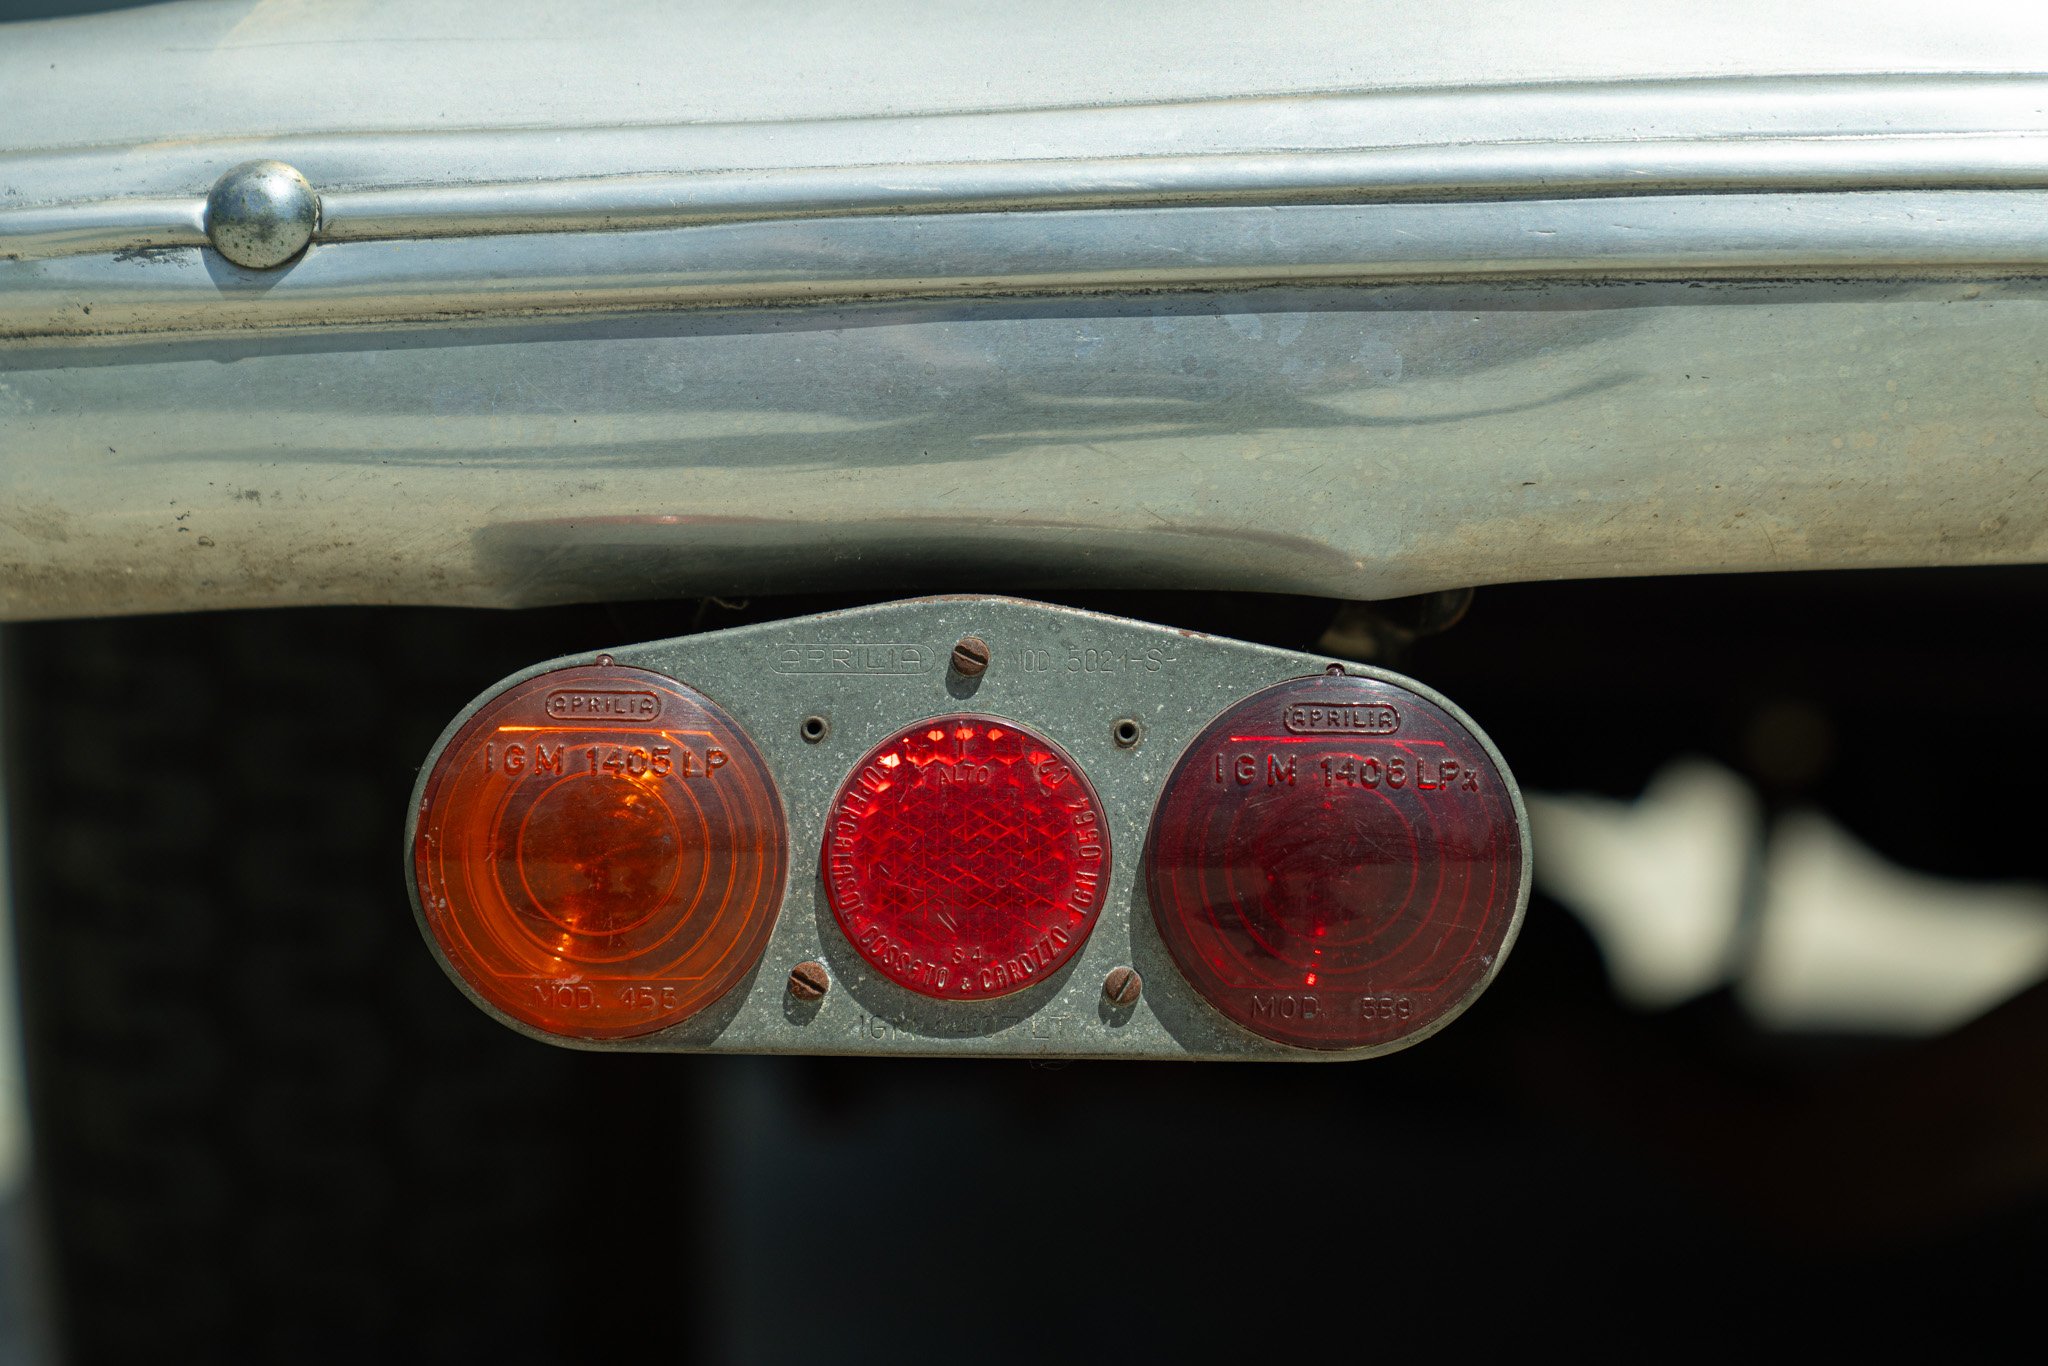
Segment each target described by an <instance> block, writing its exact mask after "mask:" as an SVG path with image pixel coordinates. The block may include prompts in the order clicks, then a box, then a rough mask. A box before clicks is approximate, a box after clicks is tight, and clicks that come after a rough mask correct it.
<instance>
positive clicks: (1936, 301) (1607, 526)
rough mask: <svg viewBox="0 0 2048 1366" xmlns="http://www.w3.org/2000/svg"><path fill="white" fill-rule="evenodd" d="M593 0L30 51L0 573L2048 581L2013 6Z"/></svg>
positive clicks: (575, 590) (1063, 582)
mask: <svg viewBox="0 0 2048 1366" xmlns="http://www.w3.org/2000/svg"><path fill="white" fill-rule="evenodd" d="M564 14H565V12H564V11H559V10H558V9H556V8H555V7H551V6H547V5H541V4H509V5H505V4H497V5H483V4H476V3H471V0H436V2H435V3H415V4H408V5H394V4H385V3H370V4H363V5H355V6H344V7H319V6H301V5H295V4H275V3H272V4H254V5H251V4H246V3H185V4H175V5H167V6H160V7H155V8H152V9H147V10H141V11H133V12H126V13H121V14H114V15H107V16H101V17H97V18H93V19H86V20H73V21H63V22H57V23H49V24H33V25H16V26H10V27H8V28H6V29H0V92H5V93H6V95H7V97H8V99H9V101H10V106H9V107H10V108H13V109H23V110H27V111H28V114H27V116H26V117H23V118H19V119H16V120H13V121H10V122H8V123H6V124H4V125H0V616H6V617H16V618H19V617H31V616H49V615H62V614H73V613H100V612H120V611H138V610H177V609H185V608H192V607H201V606H242V605H264V604H282V603H315V602H444V603H468V604H487V605H517V604H522V603H537V602H550V601H561V600H571V599H579V598H594V597H621V596H653V595H664V594H674V593H689V592H738V591H765V590H775V589H784V588H797V587H811V586H820V585H826V584H829V585H831V586H834V587H848V588H855V587H858V588H867V589H874V590H877V591H880V590H887V589H892V588H899V587H904V586H910V585H919V584H924V585H929V584H931V583H932V582H933V581H934V575H938V576H939V577H940V579H942V580H943V581H944V582H946V583H948V584H949V585H953V586H962V587H967V586H973V585H975V584H977V583H993V582H998V581H1000V582H1004V583H1013V584H1036V585H1042V586H1054V585H1058V586H1072V585H1091V584H1092V585H1115V586H1124V585H1132V584H1145V585H1149V586H1183V587H1207V588H1253V589H1276V590H1286V591H1297V592H1307V593H1318V594H1325V595H1330V596H1345V597H1377V596H1388V595H1395V594H1401V593H1409V592H1419V591H1424V590H1428V589H1434V588H1442V587H1451V586H1462V585H1467V584H1474V583H1486V582H1499V581H1507V580H1520V579H1536V578H1546V577H1575V576H1587V575H1606V574H1643V573H1662V572H1686V571H1701V570H1719V569H1770V568H1804V567H1829V566H1855V565H1881V564H1956V563H1987V562H2022V561H2032V560H2039V559H2042V558H2048V480H2042V479H2041V478H2040V476H2041V474H2042V473H2043V471H2044V470H2048V447H2044V444H2043V438H2042V436H2041V432H2042V430H2043V427H2042V424H2043V422H2044V414H2048V372H2044V371H2043V370H2042V368H2041V363H2040V361H2039V360H2038V356H2039V355H2040V354H2041V353H2042V351H2043V342H2044V341H2048V328H2044V326H2043V318H2044V316H2048V315H2044V314H2043V312H2042V308H2043V305H2044V299H2043V292H2042V284H2041V280H2042V278H2043V277H2044V276H2048V75H2044V74H2042V73H2048V17H2044V16H2042V15H2040V14H2036V13H2033V12H2032V11H2031V10H2029V9H2014V8H2012V7H2008V6H2005V5H1995V4H1980V5H1971V4H1962V5H1950V6H1945V7H1942V8H1941V9H1940V10H1939V11H1938V12H1936V11H1930V10H1929V9H1928V8H1927V7H1924V6H1921V5H1917V4H1909V3H1882V4H1876V5H1871V4H1859V5H1845V4H1832V3H1831V4H1817V5H1809V6H1801V7H1796V9H1795V10H1794V12H1790V13H1787V12H1785V10H1784V9H1783V8H1782V7H1777V6H1765V5H1759V4H1751V3H1746V2H1745V3H1724V4H1720V5H1714V4H1705V5H1697V6H1691V7H1687V8H1686V9H1685V10H1684V11H1683V12H1679V11H1677V10H1666V9H1659V10H1658V11H1656V12H1655V13H1654V15H1646V14H1644V13H1643V12H1641V10H1640V7H1636V6H1625V5H1621V4H1616V3H1610V0H1571V3H1567V4H1560V5H1553V6H1547V7H1542V8H1540V9H1532V8H1530V7H1526V6H1520V5H1514V6H1501V5H1492V4H1466V5H1450V6H1445V5H1430V6H1420V5H1395V6H1370V7H1368V6H1356V5H1327V6H1326V5H1314V4H1283V5H1278V6H1262V7H1257V8H1256V10H1254V9H1252V8H1247V7H1241V6H1231V5H1224V4H1220V3H1206V0H1205V2H1204V3H1193V4H1176V5H1171V6H1155V5H1151V4H1129V5H1117V6H1080V5H1069V4H1059V3H1035V4H1023V5H1018V6H1013V7H1009V8H1007V9H1005V10H1004V11H1003V12H1001V13H995V14H991V13H987V12H982V11H974V12H973V13H972V15H971V17H970V16H969V15H968V14H966V13H963V12H962V11H960V10H959V9H957V8H956V7H947V6H936V5H919V4H908V3H887V4H879V5H870V6H864V7H861V8H860V10H859V11H858V14H857V15H856V14H854V13H853V12H851V11H848V12H843V13H842V12H839V11H820V10H818V9H816V8H814V7H797V8H795V9H789V10H784V9H779V8H778V7H776V6H769V5H755V6H749V7H743V8H741V9H738V10H727V9H719V8H714V7H711V6H704V5H696V6H692V5H665V6H639V5H628V6H620V7H608V9H607V11H606V19H605V22H604V23H602V24H598V23H588V24H577V23H573V22H572V21H570V20H569V19H567V18H565V17H564ZM1766 33H1767V34H1768V40H1767V41H1766V37H1765V35H1766ZM255 158H275V159H278V160H282V161H286V162H288V163H290V164H291V165H293V166H296V167H297V168H298V169H299V170H301V171H302V172H304V173H305V175H306V176H307V177H308V178H309V180H310V181H311V182H312V184H313V186H314V187H315V189H316V190H317V191H318V193H319V195H320V218H319V228H318V231H317V234H316V235H315V238H314V242H313V245H312V246H311V248H310V249H308V250H307V251H306V252H305V253H304V254H303V255H302V256H300V257H298V258H297V259H296V260H294V261H293V262H291V263H289V264H287V265H285V266H283V267H281V268H279V269H276V270H267V271H251V270H243V269H241V268H239V267H236V266H233V265H231V264H229V263H228V262H227V261H226V260H224V259H223V258H222V257H221V256H219V255H218V254H217V253H215V252H214V251H213V250H211V249H210V248H209V247H208V246H207V245H205V243H206V240H207V239H206V236H205V223H204V217H203V205H204V203H205V199H206V195H207V191H208V189H209V187H210V186H211V185H212V184H213V183H214V181H215V179H216V178H217V177H219V176H220V175H221V174H222V173H223V172H225V171H226V170H227V169H228V168H230V167H232V166H235V165H237V164H239V163H242V162H245V161H248V160H251V159H255Z"/></svg>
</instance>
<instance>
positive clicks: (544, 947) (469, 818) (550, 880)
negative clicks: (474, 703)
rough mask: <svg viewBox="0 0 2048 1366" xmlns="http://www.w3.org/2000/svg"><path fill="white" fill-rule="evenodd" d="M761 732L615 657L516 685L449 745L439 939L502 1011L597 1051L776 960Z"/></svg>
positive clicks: (691, 1007)
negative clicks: (770, 955) (599, 1043)
mask: <svg viewBox="0 0 2048 1366" xmlns="http://www.w3.org/2000/svg"><path fill="white" fill-rule="evenodd" d="M788 856H789V839H788V833H787V831H786V830H785V828H784V825H783V819H782V803H781V801H780V799H779V798H778V797H777V796H776V793H775V784H774V780H773V778H771V777H770V775H769V772H768V768H767V765H765V764H764V763H763V762H762V761H761V756H760V754H759V752H758V751H757V750H756V749H755V748H754V745H753V742H752V741H751V740H749V739H748V738H747V736H746V733H745V732H744V731H742V730H741V729H740V728H739V726H738V725H737V724H735V723H734V721H733V720H732V718H731V717H729V716H727V715H726V714H725V713H724V712H723V711H721V710H720V709H719V708H718V706H717V705H716V704H715V703H713V702H712V701H711V699H709V698H707V697H705V696H704V695H703V694H701V693H699V692H696V691H695V690H693V689H691V688H688V687H686V686H684V685H683V684H681V683H678V682H676V681H675V680H674V679H671V678H667V677H665V676H663V675H661V674H657V673H652V672H649V671H648V670H645V669H634V668H628V667H625V666H622V665H613V664H603V665H591V666H587V667H579V668H572V669H560V670H557V671H555V672H553V673H546V674H542V675H540V676H539V677H537V678H530V679H527V680H526V681H525V682H523V683H516V684H514V685H513V686H511V687H510V688H507V689H506V690H505V691H504V692H502V693H499V694H498V695H497V696H496V697H494V698H492V699H491V700H490V701H489V702H487V703H485V704H484V705H483V707H481V708H480V709H479V710H478V711H477V713H476V715H475V716H473V717H471V718H470V720H469V721H468V723H467V724H465V725H464V726H463V727H462V729H461V730H460V731H458V732H457V733H456V735H455V738H454V739H452V740H450V741H449V742H448V745H447V747H446V748H445V749H443V750H442V751H441V757H440V758H439V759H438V760H437V761H436V762H435V764H434V769H433V772H432V773H431V774H430V775H429V777H428V779H427V783H426V787H425V789H424V792H423V794H422V797H421V801H420V810H419V822H418V826H417V830H416V833H415V836H414V840H413V870H414V876H415V878H416V880H417V883H418V886H419V896H420V910H421V915H422V917H423V918H424V920H425V922H426V926H427V930H428V931H429V933H431V934H432V935H433V937H434V941H435V942H436V943H438V944H439V945H440V946H441V952H442V954H443V956H444V957H445V958H446V960H447V962H448V964H449V966H450V967H452V968H453V969H454V971H455V972H456V973H457V974H459V975H460V977H461V978H462V980H463V981H464V982H466V983H468V984H469V986H470V988H471V989H472V990H474V991H475V992H476V994H477V995H478V996H480V997H482V998H483V999H484V1000H485V1001H487V1002H488V1003H489V1004H491V1005H492V1006H494V1007H496V1008H497V1009H498V1010H500V1011H502V1012H503V1013H504V1014H506V1015H509V1016H511V1017H512V1018H513V1019H515V1020H520V1021H523V1022H525V1023H526V1024H529V1025H532V1026H534V1027H535V1028H538V1029H543V1030H546V1031H548V1032H549V1033H552V1034H562V1035H567V1036H570V1037H573V1038H582V1039H612V1038H623V1037H626V1036H629V1035H634V1034H646V1033H650V1032H652V1031H654V1030H657V1029H663V1028H666V1027H667V1026H669V1025H672V1024H675V1023H676V1022H677V1021H679V1020H683V1019H686V1018H687V1017H689V1016H690V1015H692V1014H695V1013H696V1012H697V1011H699V1010H702V1009H703V1008H704V1007H705V1006H707V1005H709V1004H711V1003H712V1002H713V1001H715V1000H717V999H718V998H719V997H720V996H722V995H724V994H725V993H726V992H727V991H729V990H730V989H731V988H732V987H733V985H734V984H735V983H737V982H738V981H739V980H740V979H741V978H742V977H744V976H745V975H746V974H747V972H748V971H749V970H750V969H751V968H752V967H753V966H754V964H755V963H756V962H757V961H759V959H760V957H761V954H762V951H763V950H764V949H766V948H767V945H768V936H769V933H770V932H771V931H772V930H773V929H774V926H775V914H776V910H777V908H778V907H779V906H780V905H781V903H782V885H783V877H784V874H785V871H786V869H787V867H788V861H789V857H788Z"/></svg>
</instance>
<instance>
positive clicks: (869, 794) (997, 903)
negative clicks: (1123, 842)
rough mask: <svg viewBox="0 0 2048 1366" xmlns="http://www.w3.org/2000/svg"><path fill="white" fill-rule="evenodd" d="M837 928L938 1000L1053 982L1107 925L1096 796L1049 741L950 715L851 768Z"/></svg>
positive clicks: (835, 828) (903, 981)
mask: <svg viewBox="0 0 2048 1366" xmlns="http://www.w3.org/2000/svg"><path fill="white" fill-rule="evenodd" d="M824 872H825V888H826V894H827V897H828V899H829V900H830V901H831V904H832V912H833V914H834V915H836V916H837V917H838V919H839V924H840V928H842V929H843V930H845V932H846V937H847V938H848V939H849V940H851V941H852V942H853V946H854V947H855V948H856V949H858V950H859V951H860V954H861V956H862V957H863V958H865V959H867V961H868V962H869V963H870V964H872V965H873V966H874V968H875V969H876V970H877V971H878V972H880V973H881V974H882V975H883V976H885V977H887V978H888V979H889V980H890V981H892V982H895V983H897V984H898V985H899V986H903V987H906V988H908V989H909V990H911V991H915V992H917V993H919V994H920V995H924V996H931V997H935V998H937V999H940V1000H952V1001H960V1000H981V999H985V998H988V997H994V996H1003V995H1007V994H1008V993H1010V992H1013V991H1021V990H1022V989H1023V988H1025V987H1028V986H1030V985H1031V984H1032V983H1033V982H1037V981H1042V980H1043V979H1044V978H1045V977H1046V976H1047V975H1048V974H1050V973H1051V972H1053V971H1054V970H1055V969H1056V968H1058V967H1059V965H1060V964H1061V963H1063V962H1065V961H1067V959H1069V958H1070V957H1072V956H1073V954H1074V952H1075V951H1076V950H1077V949H1079V948H1080V946H1081V945H1082V943H1083V942H1085V941H1086V940H1087V938H1088V933H1089V931H1090V930H1092V929H1094V928H1095V919H1096V916H1097V913H1098V912H1099V911H1100V910H1101V909H1102V891H1103V887H1104V885H1105V884H1106V883H1107V881H1108V878H1109V839H1108V833H1107V831H1106V830H1105V829H1104V825H1103V820H1102V811H1101V806H1100V804H1099V803H1098V802H1097V800H1096V797H1095V789H1094V788H1092V787H1091V786H1089V783H1088V780H1087V778H1086V777H1084V776H1082V773H1081V770H1080V768H1079V767H1078V766H1076V765H1075V763H1074V761H1073V760H1072V759H1070V758H1068V757H1067V755H1066V753H1065V752H1064V751H1063V750H1061V749H1060V747H1059V746H1058V745H1055V744H1054V743H1052V741H1050V740H1048V739H1046V738H1045V737H1044V736H1041V735H1037V734H1034V733H1033V732H1031V731H1029V730H1026V729H1024V728H1023V727H1021V726H1018V725H1016V724H1015V723H1013V722H1010V721H1005V720H1002V719H1000V718H997V717H992V716H970V715H956V716H940V717H934V718H933V719H931V720H929V721H921V722H919V723H918V724H917V725H914V726H911V727H910V728H908V729H907V730H904V731H902V732H900V733H899V734H896V735H892V736H890V737H889V738H888V739H887V740H885V741H884V742H883V743H881V744H880V745H877V746H876V747H875V748H874V749H873V750H871V751H870V752H869V753H868V754H867V756H866V757H865V758H863V759H862V760H861V761H860V763H859V764H857V765H856V766H855V767H854V770H853V775H852V776H851V777H849V778H848V779H847V780H846V782H845V784H844V785H843V786H841V788H840V789H839V795H838V797H837V798H836V799H835V800H834V801H833V804H832V811H831V816H830V820H829V821H828V823H827V825H826V830H825V849H824Z"/></svg>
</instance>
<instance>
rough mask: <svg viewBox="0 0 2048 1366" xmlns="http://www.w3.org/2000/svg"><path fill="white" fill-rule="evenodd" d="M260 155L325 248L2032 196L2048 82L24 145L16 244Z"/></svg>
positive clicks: (161, 216) (150, 200) (3, 237)
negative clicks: (990, 221)
mask: <svg viewBox="0 0 2048 1366" xmlns="http://www.w3.org/2000/svg"><path fill="white" fill-rule="evenodd" d="M257 157H276V158H278V159H282V160H286V161H289V162H290V163H291V164H292V165H294V166H297V167H298V168H299V169H301V170H302V171H304V172H305V173H306V174H307V176H308V177H309V178H310V179H311V180H312V181H313V182H314V184H315V185H316V186H317V187H318V188H319V189H320V190H321V193H322V196H323V201H324V205H325V220H326V221H325V224H324V226H323V231H322V234H321V238H320V240H322V241H326V242H341V241H366V240H378V239H386V238H412V237H434V236H466V235H475V234H497V233H508V232H566V231H592V230H612V229H647V228H658V227H674V226H683V225H687V224H693V223H701V222H714V221H731V220H738V219H759V218H789V217H803V216H840V215H853V214H885V213H931V212H941V211H945V212H988V211H996V210H1014V209H1046V208H1074V207H1098V208H1122V207H1148V206H1157V205H1163V204H1228V203H1245V202H1255V203H1304V202H1327V201H1331V200H1342V201H1383V200H1394V199H1403V198H1431V199H1471V198H1497V197H1508V196H1512V197H1529V196H1543V195H1582V196H1600V195H1623V194H1642V193H1705V192H1725V191H1737V190H1740V191H1759V192H1764V191H1771V192H1779V191H1793V190H1821V191H1826V190H1851V189H1940V188H2001V189H2017V188H2035V187H2040V186H2042V185H2044V184H2048V81H2044V80H2043V79H2042V78H2039V77H2033V76H1996V77H1955V76H1944V77H1936V76H1917V77H1890V76H1886V77H1869V78H1862V79H1845V78H1832V79H1816V80H1804V81H1802V80H1791V79H1783V78H1774V79H1764V80H1727V79H1721V80H1695V81H1644V82H1632V83H1619V84H1613V85H1607V86H1600V87H1588V86H1568V85H1567V86H1528V87H1501V88H1480V89H1462V90H1425V91H1393V92H1379V93H1372V94H1348V95H1323V96H1307V97H1293V98H1278V99H1273V98H1269V99H1245V100H1213V101H1203V102H1197V103H1188V104H1178V105H1141V106H1125V107H1117V108H1106V109H1046V110H1027V111H1012V112H1006V113H991V114H951V115H938V116H929V117H918V118H904V117H896V118H876V119H850V120H836V121H823V122H810V123H787V124H776V123H737V124H690V125H674V126H668V127H640V128H575V129H567V128H564V129H520V130H494V131H471V132H458V133H436V132H400V133H389V134H379V135H371V134H332V135H322V136H311V137H309V136H304V135H301V136H294V137H282V138H276V139H268V140H256V139H233V140H223V141H219V142H212V143H206V142H201V143H174V144H167V145H162V146H144V147H121V148H86V149H75V150H70V151H40V152H29V153H17V154H14V155H11V156H0V261H4V260H6V259H9V258H12V259H17V260H34V259H47V258H50V257H54V256H60V255H67V254H76V253H92V252H102V251H119V250H129V249H142V248H150V247H160V246H175V245H195V244H196V241H197V239H195V237H194V231H193V225H194V223H195V222H196V216H197V213H198V205H199V201H200V200H201V199H202V198H203V196H204V194H205V192H206V189H207V186H208V185H209V184H211V182H212V180H213V179H214V178H215V177H216V176H218V175H219V174H220V173H221V172H222V171H224V170H225V169H227V168H228V167H229V166H231V165H235V164H238V163H240V162H243V161H247V160H250V159H253V158H257ZM110 192H112V193H111V194H110ZM125 196H136V197H135V198H129V197H125ZM180 196H182V197H180Z"/></svg>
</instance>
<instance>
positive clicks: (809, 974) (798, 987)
mask: <svg viewBox="0 0 2048 1366" xmlns="http://www.w3.org/2000/svg"><path fill="white" fill-rule="evenodd" d="M831 989H832V974H831V973H829V972H827V971H825V965H824V964H823V963H820V962H819V961H818V960H817V959H815V958H813V959H810V960H808V961H806V962H802V963H798V964H797V965H796V966H795V967H793V968H791V969H790V970H789V994H790V995H792V996H794V997H796V998H797V999H798V1000H799V1001H815V1000H817V999H818V998H819V997H821V996H823V995H824V994H825V993H826V992H827V991H830V990H831Z"/></svg>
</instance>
